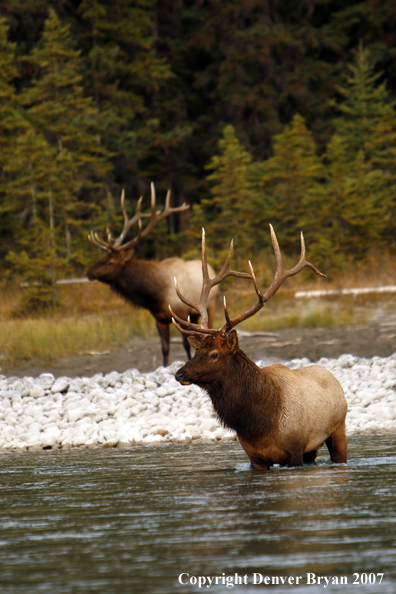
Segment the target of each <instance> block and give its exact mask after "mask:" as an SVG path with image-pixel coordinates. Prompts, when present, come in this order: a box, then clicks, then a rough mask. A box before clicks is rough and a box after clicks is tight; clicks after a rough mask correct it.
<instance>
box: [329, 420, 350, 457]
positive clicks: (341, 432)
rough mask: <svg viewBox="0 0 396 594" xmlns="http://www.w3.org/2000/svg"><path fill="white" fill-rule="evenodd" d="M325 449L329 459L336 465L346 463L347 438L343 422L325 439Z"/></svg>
mask: <svg viewBox="0 0 396 594" xmlns="http://www.w3.org/2000/svg"><path fill="white" fill-rule="evenodd" d="M326 445H327V449H328V450H329V454H330V458H331V459H332V461H333V462H336V463H338V464H345V463H346V461H347V438H346V434H345V422H344V423H343V424H342V425H339V426H338V427H337V428H336V429H335V430H334V431H333V433H332V434H331V435H329V437H328V438H327V439H326Z"/></svg>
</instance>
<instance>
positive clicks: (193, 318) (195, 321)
mask: <svg viewBox="0 0 396 594" xmlns="http://www.w3.org/2000/svg"><path fill="white" fill-rule="evenodd" d="M198 320H199V316H198V315H195V314H190V321H191V322H192V323H193V324H198ZM182 340H183V346H184V350H185V351H186V353H187V359H188V360H190V359H191V347H190V343H189V342H188V336H187V334H182Z"/></svg>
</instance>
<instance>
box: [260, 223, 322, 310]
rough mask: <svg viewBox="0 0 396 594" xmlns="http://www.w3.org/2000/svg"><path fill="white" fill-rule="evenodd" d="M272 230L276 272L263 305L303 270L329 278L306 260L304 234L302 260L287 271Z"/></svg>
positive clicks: (302, 237)
mask: <svg viewBox="0 0 396 594" xmlns="http://www.w3.org/2000/svg"><path fill="white" fill-rule="evenodd" d="M270 229H271V238H272V246H273V248H274V253H275V261H276V270H275V276H274V280H273V281H272V283H271V285H270V286H269V287H268V289H267V290H266V292H265V293H264V295H263V302H264V303H263V305H264V304H265V303H267V301H269V300H270V299H271V297H273V296H274V295H275V293H276V291H277V290H278V289H279V287H280V286H281V284H282V283H283V282H284V281H285V280H286V279H287V278H289V277H290V276H294V275H296V274H297V273H298V272H300V271H301V270H302V269H303V268H310V269H311V270H313V271H314V272H315V273H316V274H318V275H319V276H323V277H324V278H327V276H326V275H325V274H323V272H320V271H319V270H318V269H317V268H316V267H315V266H314V265H313V264H311V263H310V262H307V260H306V259H305V241H304V235H303V233H301V255H300V260H299V262H298V263H297V264H296V265H295V266H294V267H293V268H291V269H290V270H285V269H284V267H283V261H282V256H281V253H280V249H279V244H278V240H277V238H276V234H275V231H274V229H273V227H272V225H270Z"/></svg>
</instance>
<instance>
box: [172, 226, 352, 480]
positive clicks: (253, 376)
mask: <svg viewBox="0 0 396 594" xmlns="http://www.w3.org/2000/svg"><path fill="white" fill-rule="evenodd" d="M270 228H271V237H272V245H273V249H274V252H275V260H276V272H275V276H274V279H273V281H272V283H271V285H270V286H269V288H268V289H267V290H266V291H265V292H264V293H262V292H261V290H260V288H259V286H258V283H257V279H256V277H255V274H254V270H253V267H252V265H251V263H250V262H249V267H250V274H247V273H237V272H234V271H232V270H231V269H230V267H229V262H230V260H231V255H232V250H233V246H232V242H231V246H230V251H229V254H228V256H227V259H226V261H225V264H224V266H223V268H222V270H221V271H220V272H219V274H218V275H217V276H215V277H214V278H210V276H209V273H208V269H207V263H206V246H205V234H204V232H203V234H202V271H203V284H202V291H201V297H200V300H199V301H198V302H196V303H193V302H191V301H189V300H188V299H187V298H186V297H185V296H183V295H182V293H181V291H180V289H179V287H178V285H177V282H176V280H175V284H176V292H177V294H178V295H179V297H180V299H182V300H183V301H184V303H185V304H186V305H188V307H189V308H191V309H193V310H195V311H196V312H199V313H200V314H201V319H202V321H201V324H197V323H195V322H193V321H192V320H187V321H185V320H184V319H181V318H180V317H179V316H178V315H177V314H176V312H172V313H173V322H174V324H175V325H176V326H177V327H178V328H179V330H180V331H181V332H184V333H185V334H186V335H187V336H188V341H189V342H190V344H191V346H192V347H193V348H194V349H195V350H196V352H195V355H194V357H193V358H192V359H191V361H189V362H187V363H186V364H185V365H184V366H183V367H181V368H180V369H179V370H178V372H177V373H176V379H177V380H178V381H179V382H180V383H181V384H182V385H189V384H196V385H198V386H200V387H201V388H203V389H204V390H206V392H207V393H208V394H209V397H210V399H211V401H212V403H213V407H214V409H215V411H216V413H217V415H218V417H219V419H220V421H221V422H222V423H223V424H224V425H225V426H226V427H229V428H231V429H233V430H234V431H236V433H237V436H238V438H239V441H240V443H241V445H242V447H243V448H244V450H245V451H246V453H247V455H248V456H249V458H250V461H251V464H252V466H253V467H254V468H256V469H258V470H268V469H269V468H270V466H272V465H274V464H280V465H289V466H302V465H303V463H304V462H306V463H313V462H314V461H315V458H316V454H317V450H318V448H319V447H320V446H321V445H322V444H323V443H324V442H326V445H327V448H328V450H329V453H330V456H331V459H332V460H333V462H338V463H344V462H346V460H347V442H346V434H345V417H346V413H347V402H346V398H345V396H344V392H343V389H342V387H341V385H340V384H339V382H338V380H337V379H336V378H335V377H334V376H333V375H332V374H331V373H330V372H329V371H327V370H326V369H324V368H323V367H321V366H320V365H312V366H309V367H304V368H301V369H294V370H291V369H289V368H288V367H286V366H285V365H281V364H278V363H276V364H274V365H269V366H267V367H263V368H259V367H258V366H257V365H256V364H255V363H253V361H251V360H250V359H249V358H248V357H247V355H246V354H245V353H244V352H243V351H242V350H241V349H240V348H239V344H238V335H237V332H236V330H235V326H236V325H237V324H239V323H240V322H242V321H244V320H246V319H248V318H250V317H251V316H253V315H254V314H255V313H257V312H258V311H259V310H260V309H261V308H262V307H263V306H264V305H265V303H267V301H268V300H269V299H271V297H273V295H274V294H275V293H276V291H277V290H278V289H279V287H280V286H281V284H282V283H283V282H284V281H285V279H287V278H288V277H290V276H294V275H295V274H297V273H298V272H300V271H301V270H302V269H303V268H305V267H308V268H311V270H313V271H314V272H315V273H316V274H318V275H320V276H325V275H324V274H322V273H321V272H319V270H317V269H316V268H315V266H313V265H312V264H310V263H309V262H307V261H306V259H305V245H304V238H303V234H301V256H300V260H299V262H298V264H296V266H294V268H292V269H290V270H285V269H284V267H283V261H282V255H281V252H280V249H279V245H278V241H277V239H276V235H275V232H274V230H273V228H272V226H270ZM230 275H231V276H243V277H245V278H246V277H248V278H250V279H251V281H252V282H253V285H254V288H255V291H256V294H257V297H258V301H257V303H256V304H255V305H254V306H252V307H251V308H250V309H248V310H247V311H245V312H244V313H242V314H240V315H239V316H237V317H235V318H233V319H231V318H230V316H229V313H228V310H227V304H226V301H225V299H224V315H225V320H226V322H225V324H224V326H223V327H222V328H220V329H218V330H216V329H210V328H209V327H208V325H207V323H206V322H207V317H206V318H205V309H206V299H207V296H208V295H209V291H210V289H211V288H212V287H214V286H215V285H218V284H219V283H220V282H221V281H222V280H223V279H224V278H226V277H227V276H230Z"/></svg>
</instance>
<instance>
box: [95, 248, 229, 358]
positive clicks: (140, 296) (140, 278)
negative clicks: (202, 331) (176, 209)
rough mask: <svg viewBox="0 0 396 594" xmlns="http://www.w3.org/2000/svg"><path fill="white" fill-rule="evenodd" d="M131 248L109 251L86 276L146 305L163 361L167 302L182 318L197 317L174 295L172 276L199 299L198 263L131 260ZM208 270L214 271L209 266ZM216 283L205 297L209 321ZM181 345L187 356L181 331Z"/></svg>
mask: <svg viewBox="0 0 396 594" xmlns="http://www.w3.org/2000/svg"><path fill="white" fill-rule="evenodd" d="M132 256H133V251H129V252H128V251H115V250H113V251H112V252H109V253H108V254H106V256H104V257H103V258H101V259H100V260H99V261H98V262H96V264H94V265H93V266H91V268H90V269H89V270H88V271H87V273H86V276H87V277H88V278H89V279H90V280H98V281H100V282H102V283H106V284H108V285H109V286H110V287H111V288H112V289H113V290H114V291H116V292H117V293H118V294H119V295H121V296H122V297H124V298H125V299H127V301H130V302H131V303H133V304H134V305H137V306H139V307H144V308H145V309H148V310H149V311H150V313H151V314H152V315H153V316H154V318H155V320H156V326H157V330H158V333H159V335H160V338H161V346H162V354H163V363H164V365H165V366H166V365H168V360H169V342H170V336H169V325H170V324H171V323H172V317H171V314H170V312H169V304H171V305H172V308H173V309H174V311H176V312H177V314H178V315H179V316H180V317H181V318H183V319H185V320H186V319H187V317H188V315H191V319H194V320H198V318H199V316H198V315H197V312H196V311H195V310H194V309H192V308H191V307H188V306H187V305H185V304H184V303H183V302H182V301H181V300H180V299H179V298H178V296H177V295H176V292H175V284H174V277H177V279H178V282H179V284H180V286H181V288H182V290H183V291H185V293H186V294H187V295H189V296H190V298H191V299H192V300H194V301H197V300H198V299H199V296H200V293H201V285H202V263H201V262H200V261H199V260H190V261H187V262H185V261H183V260H181V259H180V258H167V259H166V260H162V261H161V262H155V261H151V260H135V259H134V258H133V257H132ZM210 271H211V274H214V272H213V269H212V268H210ZM217 290H218V287H214V289H213V291H212V293H211V295H210V298H209V301H208V314H209V323H210V324H211V323H212V320H213V316H214V309H215V296H216V292H217ZM183 345H184V348H185V350H186V353H187V356H188V358H190V345H189V344H188V342H187V338H186V337H185V336H184V335H183Z"/></svg>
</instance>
